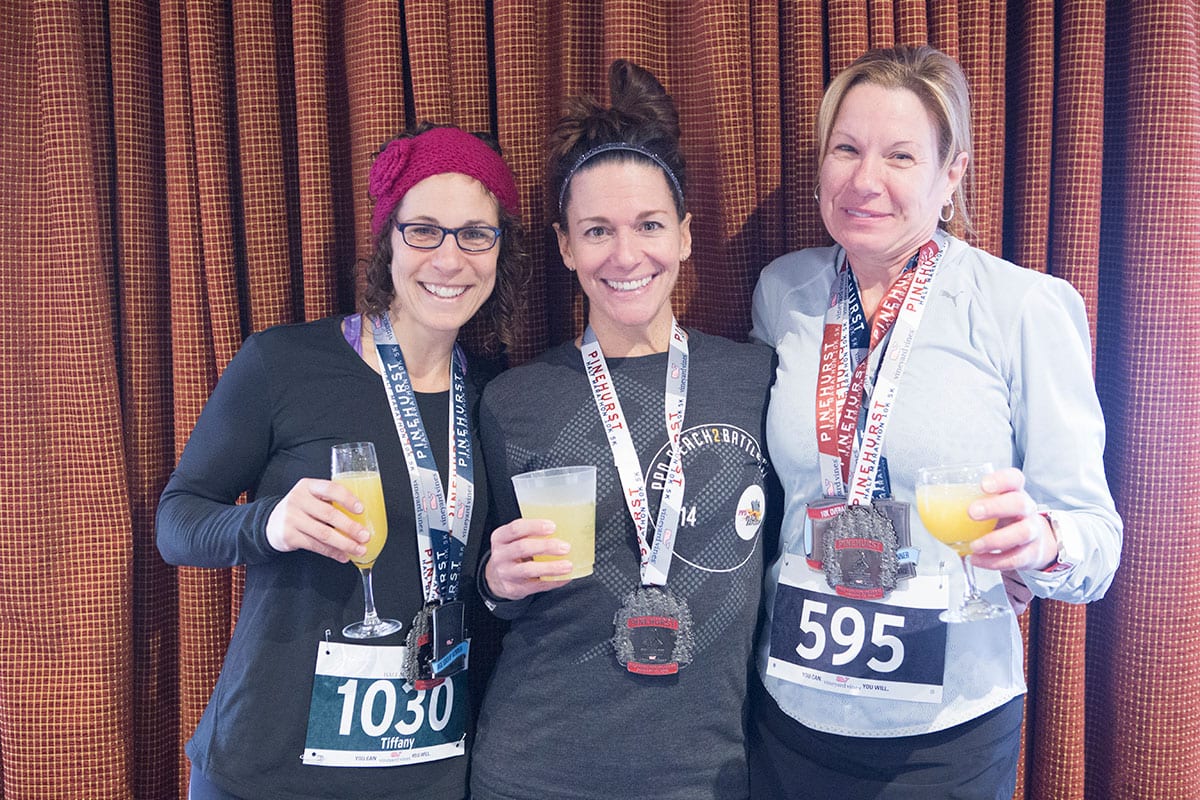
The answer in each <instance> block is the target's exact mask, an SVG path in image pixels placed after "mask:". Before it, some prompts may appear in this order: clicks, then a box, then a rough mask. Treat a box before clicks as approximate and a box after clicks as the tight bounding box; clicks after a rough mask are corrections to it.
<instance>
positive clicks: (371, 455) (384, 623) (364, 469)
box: [330, 442, 404, 639]
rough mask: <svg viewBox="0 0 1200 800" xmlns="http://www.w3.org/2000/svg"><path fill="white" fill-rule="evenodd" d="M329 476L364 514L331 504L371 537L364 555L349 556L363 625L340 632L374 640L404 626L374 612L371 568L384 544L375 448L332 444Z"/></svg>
mask: <svg viewBox="0 0 1200 800" xmlns="http://www.w3.org/2000/svg"><path fill="white" fill-rule="evenodd" d="M332 459H333V463H332V467H331V469H330V474H331V477H332V480H333V482H334V483H338V484H341V485H342V486H345V487H346V488H347V489H349V490H350V491H351V492H353V493H354V496H355V497H357V498H358V499H359V500H360V501H361V502H362V504H363V512H362V513H361V514H355V513H353V512H352V511H350V510H349V509H347V508H343V507H342V506H341V504H339V503H334V506H336V507H337V509H338V511H341V512H342V513H343V514H345V515H346V516H348V517H350V518H351V519H352V520H354V521H355V522H357V523H359V524H360V525H362V526H363V527H364V528H366V529H367V531H368V532H369V533H370V534H371V538H370V539H368V540H367V552H366V553H364V554H363V555H361V556H353V557H351V559H350V560H351V561H353V562H354V565H355V566H357V567H358V571H359V573H360V574H361V575H362V584H363V600H364V601H365V603H366V613H365V614H364V615H363V620H362V622H355V623H353V624H351V625H347V626H346V627H345V628H343V629H342V633H343V635H345V636H347V637H348V638H350V639H373V638H375V637H377V636H387V635H388V634H389V633H395V632H396V631H398V630H400V629H401V628H403V627H404V626H403V625H402V624H401V623H400V622H399V621H397V620H394V619H380V618H379V615H378V614H376V613H375V595H374V593H373V592H372V590H371V568H372V567H373V566H374V565H375V559H376V558H378V557H379V551H380V550H382V549H383V545H384V543H385V542H386V541H387V511H386V509H385V508H384V505H383V483H382V482H381V481H380V479H379V463H378V462H377V461H376V460H375V445H373V444H372V443H371V442H350V443H348V444H335V445H334V446H333V453H332Z"/></svg>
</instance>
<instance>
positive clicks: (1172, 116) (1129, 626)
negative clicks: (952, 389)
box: [1086, 0, 1200, 800]
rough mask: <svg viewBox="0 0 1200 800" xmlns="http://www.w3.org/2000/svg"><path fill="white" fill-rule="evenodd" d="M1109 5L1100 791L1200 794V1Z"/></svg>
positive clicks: (1093, 650) (1091, 735)
mask: <svg viewBox="0 0 1200 800" xmlns="http://www.w3.org/2000/svg"><path fill="white" fill-rule="evenodd" d="M1107 11H1108V19H1107V21H1106V24H1105V47H1106V55H1105V66H1106V70H1105V80H1104V86H1105V94H1104V103H1105V138H1104V147H1103V150H1102V151H1100V152H1099V153H1096V154H1093V157H1094V158H1102V160H1103V169H1104V173H1103V175H1104V186H1105V188H1106V191H1105V194H1104V205H1103V211H1102V224H1101V248H1100V274H1099V313H1098V315H1097V318H1098V330H1097V369H1096V375H1097V381H1098V384H1099V389H1100V397H1101V400H1102V402H1103V403H1104V407H1105V413H1106V418H1107V419H1108V431H1109V432H1108V437H1109V447H1108V452H1107V466H1108V474H1109V476H1110V478H1109V480H1110V482H1111V483H1112V484H1113V487H1114V490H1115V497H1116V500H1117V505H1118V508H1120V509H1121V512H1122V516H1123V518H1124V521H1125V549H1124V553H1123V559H1122V565H1121V569H1120V571H1118V573H1117V576H1116V581H1115V582H1114V584H1113V587H1112V589H1111V590H1110V591H1109V594H1108V597H1107V598H1106V599H1105V600H1104V602H1103V603H1101V604H1099V605H1097V606H1095V607H1093V608H1091V609H1089V613H1088V622H1089V625H1088V634H1089V636H1088V645H1087V646H1088V661H1087V668H1088V685H1087V710H1088V718H1089V720H1095V721H1097V722H1098V724H1093V725H1090V726H1089V727H1088V729H1087V732H1086V745H1087V768H1088V771H1087V782H1088V796H1089V797H1113V798H1122V799H1124V798H1130V800H1132V798H1145V797H1172V798H1175V797H1178V798H1184V797H1200V696H1198V695H1197V692H1196V689H1195V687H1196V685H1197V680H1198V679H1200V661H1198V660H1197V658H1196V657H1195V654H1196V652H1197V650H1198V649H1200V544H1198V542H1200V539H1197V537H1196V535H1195V532H1196V530H1197V528H1198V527H1200V483H1198V482H1197V481H1196V480H1195V479H1194V478H1193V476H1194V475H1195V474H1196V472H1197V470H1198V469H1200V457H1198V456H1197V453H1200V433H1198V432H1197V428H1196V426H1195V425H1194V424H1193V423H1192V421H1193V420H1195V419H1196V418H1197V414H1198V413H1200V369H1198V368H1197V367H1198V366H1200V344H1198V343H1197V339H1196V337H1195V336H1193V335H1192V331H1193V330H1194V329H1195V327H1196V323H1197V316H1196V312H1195V309H1196V308H1197V307H1198V305H1200V270H1197V268H1196V265H1197V264H1198V263H1200V228H1198V226H1197V224H1196V220H1197V219H1198V218H1200V217H1198V216H1197V215H1198V214H1200V194H1198V193H1197V192H1196V191H1195V187H1196V185H1197V181H1198V180H1200V80H1198V76H1200V63H1198V58H1200V56H1198V54H1200V30H1198V24H1200V23H1198V17H1200V13H1198V11H1200V9H1198V8H1197V6H1196V4H1195V2H1170V1H1169V0H1151V1H1148V2H1143V3H1131V4H1123V3H1111V4H1109V6H1108V9H1107Z"/></svg>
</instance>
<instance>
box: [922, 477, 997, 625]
mask: <svg viewBox="0 0 1200 800" xmlns="http://www.w3.org/2000/svg"><path fill="white" fill-rule="evenodd" d="M992 472H994V470H993V469H992V465H991V464H988V463H986V462H985V463H981V464H965V465H958V466H950V467H926V468H924V469H921V470H919V471H918V472H917V513H918V514H920V516H921V522H922V523H924V525H925V529H926V530H927V531H929V533H930V534H931V535H932V536H933V537H934V538H935V539H937V540H938V541H940V542H943V543H944V544H946V545H949V546H950V547H952V548H953V549H954V551H955V552H956V553H958V557H959V559H960V560H961V561H962V567H963V574H964V575H965V576H966V589H965V593H964V596H963V599H962V602H961V603H960V604H959V605H958V607H957V608H952V609H948V610H946V611H944V612H942V614H941V619H942V620H943V621H945V622H973V621H976V620H983V619H992V618H993V617H999V616H1003V615H1004V614H1007V613H1009V608H1008V606H998V605H993V604H992V603H989V602H988V601H987V600H984V599H983V596H982V595H981V594H980V593H979V590H978V589H977V588H976V587H975V571H974V568H973V567H972V566H971V559H970V556H971V542H973V541H975V540H976V539H978V538H979V537H980V536H983V535H984V534H986V533H987V532H988V531H990V530H992V529H993V528H995V527H996V520H994V519H984V520H976V519H972V518H971V516H970V514H968V513H967V509H969V508H970V507H971V503H973V502H975V501H976V500H979V499H980V498H982V497H984V496H985V492H984V491H983V488H982V487H981V486H980V481H982V480H983V477H984V476H985V475H988V474H990V473H992Z"/></svg>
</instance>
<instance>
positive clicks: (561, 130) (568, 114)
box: [546, 58, 687, 230]
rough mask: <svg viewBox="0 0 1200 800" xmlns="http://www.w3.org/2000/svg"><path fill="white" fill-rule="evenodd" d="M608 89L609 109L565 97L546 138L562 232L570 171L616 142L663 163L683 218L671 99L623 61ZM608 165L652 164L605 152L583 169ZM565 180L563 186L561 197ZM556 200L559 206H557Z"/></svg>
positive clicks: (631, 154)
mask: <svg viewBox="0 0 1200 800" xmlns="http://www.w3.org/2000/svg"><path fill="white" fill-rule="evenodd" d="M608 85H609V90H610V91H609V93H610V95H611V97H612V107H611V108H605V107H604V106H602V105H601V104H600V103H599V102H598V101H597V100H596V99H595V98H592V97H572V98H568V99H567V100H566V101H565V103H564V107H563V116H562V117H561V118H560V119H559V121H558V123H557V124H556V125H555V126H554V130H553V131H551V133H550V137H549V139H548V140H547V146H546V149H547V175H548V180H547V184H548V189H549V191H550V197H551V201H550V203H549V207H550V208H551V209H552V210H553V213H555V214H557V217H558V218H557V220H556V221H557V222H558V224H559V225H560V226H561V227H562V228H563V229H564V230H565V229H566V227H567V221H566V219H565V218H564V215H563V213H562V212H563V209H565V208H566V206H567V203H568V202H570V192H571V187H570V184H569V182H570V179H571V177H572V174H573V173H572V172H571V170H572V169H573V168H575V167H577V164H578V161H579V159H580V157H582V156H583V155H584V154H585V153H587V152H589V151H590V150H592V149H594V148H596V147H599V146H601V145H606V144H614V143H622V144H628V145H633V146H636V147H640V148H643V149H645V150H649V151H650V152H652V153H654V154H655V155H657V156H658V157H659V158H661V159H662V160H663V162H664V163H665V164H666V165H667V167H668V168H669V169H670V170H671V172H672V173H674V177H675V180H676V181H677V182H678V184H679V192H678V193H677V194H676V196H675V210H676V211H677V212H678V213H679V218H680V219H683V217H684V215H685V214H686V213H687V207H686V201H685V199H684V193H685V192H686V191H687V180H686V176H685V172H686V164H685V162H684V158H683V153H682V152H681V151H680V149H679V112H678V111H677V110H676V108H675V101H674V100H672V99H671V96H670V95H669V94H667V91H666V89H664V88H663V85H662V84H661V83H659V82H658V79H657V78H655V77H654V76H653V75H652V74H650V72H648V71H647V70H645V69H643V68H642V67H639V66H638V65H637V64H635V63H633V62H632V61H628V60H626V59H623V58H619V59H617V60H616V61H614V62H613V63H612V66H611V67H609V70H608ZM611 161H643V162H645V163H647V164H654V163H655V162H654V161H653V160H652V159H650V158H648V157H647V156H645V155H642V154H640V153H638V152H636V151H632V150H609V151H606V152H602V153H599V154H597V155H595V156H594V157H593V158H591V159H589V160H588V161H587V166H588V167H590V166H592V165H595V164H601V163H605V162H611ZM656 166H657V165H656ZM585 168H586V167H585ZM660 168H661V167H660ZM564 182H567V186H566V191H565V193H564V191H563V188H564V187H563V184H564ZM560 197H562V198H563V200H562V208H559V198H560Z"/></svg>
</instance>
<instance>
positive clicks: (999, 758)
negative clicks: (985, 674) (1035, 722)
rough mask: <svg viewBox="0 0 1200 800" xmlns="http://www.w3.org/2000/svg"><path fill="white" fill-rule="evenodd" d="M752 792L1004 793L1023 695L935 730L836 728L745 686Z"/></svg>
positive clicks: (926, 799)
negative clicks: (807, 721)
mask: <svg viewBox="0 0 1200 800" xmlns="http://www.w3.org/2000/svg"><path fill="white" fill-rule="evenodd" d="M750 698H751V714H752V719H751V723H750V732H749V749H750V796H751V798H752V800H829V799H830V798H834V799H835V800H1011V798H1012V796H1013V792H1014V790H1015V789H1016V784H1017V757H1018V755H1019V753H1020V749H1021V720H1022V717H1023V716H1024V708H1023V698H1021V697H1017V698H1014V699H1013V700H1010V701H1009V702H1007V703H1005V704H1004V705H1002V706H1000V707H999V708H997V709H994V710H992V711H989V712H987V713H986V714H984V715H983V716H980V717H977V718H976V719H973V720H970V721H969V722H965V723H963V724H962V725H956V726H955V727H953V728H948V729H946V730H943V731H937V732H935V733H927V734H923V735H920V736H901V737H895V738H870V737H856V736H838V735H835V734H829V733H822V732H821V731H815V730H813V729H811V728H807V727H805V726H803V725H801V724H800V723H798V722H796V721H795V720H793V719H792V718H791V717H789V716H788V715H787V714H785V713H784V712H783V711H781V710H780V708H779V706H778V705H777V704H776V703H775V700H774V699H773V698H772V697H771V696H770V694H768V693H767V690H766V689H764V688H763V686H762V683H761V682H760V681H759V680H758V679H757V678H754V679H752V680H751V688H750Z"/></svg>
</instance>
